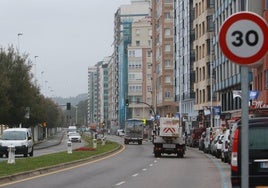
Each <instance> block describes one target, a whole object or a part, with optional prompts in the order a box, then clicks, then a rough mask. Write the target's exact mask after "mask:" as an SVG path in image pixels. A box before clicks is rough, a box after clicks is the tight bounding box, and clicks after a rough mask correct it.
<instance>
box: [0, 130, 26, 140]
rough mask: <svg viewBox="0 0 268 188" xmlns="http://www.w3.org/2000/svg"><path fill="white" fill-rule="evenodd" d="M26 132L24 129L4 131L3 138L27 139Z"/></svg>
mask: <svg viewBox="0 0 268 188" xmlns="http://www.w3.org/2000/svg"><path fill="white" fill-rule="evenodd" d="M25 139H26V132H23V131H6V132H4V133H3V136H2V140H25Z"/></svg>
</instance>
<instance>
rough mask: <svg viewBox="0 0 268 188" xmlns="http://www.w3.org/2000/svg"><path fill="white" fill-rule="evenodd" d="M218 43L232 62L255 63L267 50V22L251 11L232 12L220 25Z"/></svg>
mask: <svg viewBox="0 0 268 188" xmlns="http://www.w3.org/2000/svg"><path fill="white" fill-rule="evenodd" d="M219 44H220V47H221V50H222V52H223V54H224V55H225V56H226V57H227V58H228V59H230V60H231V61H233V62H234V63H238V64H241V65H249V64H253V63H256V62H258V61H259V60H260V59H261V58H262V57H263V56H264V55H265V54H266V53H267V50H268V26H267V22H266V21H265V20H264V19H263V18H262V17H260V16H259V15H257V14H255V13H251V12H239V13H236V14H233V15H231V16H230V17H229V18H228V19H227V20H226V21H225V22H224V23H223V25H222V26H221V29H220V32H219Z"/></svg>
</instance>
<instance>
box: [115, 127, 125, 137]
mask: <svg viewBox="0 0 268 188" xmlns="http://www.w3.org/2000/svg"><path fill="white" fill-rule="evenodd" d="M116 135H117V136H125V131H124V129H117V133H116Z"/></svg>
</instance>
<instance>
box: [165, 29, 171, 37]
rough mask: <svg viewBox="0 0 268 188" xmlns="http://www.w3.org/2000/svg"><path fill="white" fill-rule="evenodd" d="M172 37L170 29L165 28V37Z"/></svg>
mask: <svg viewBox="0 0 268 188" xmlns="http://www.w3.org/2000/svg"><path fill="white" fill-rule="evenodd" d="M170 35H171V31H170V29H169V28H165V36H170Z"/></svg>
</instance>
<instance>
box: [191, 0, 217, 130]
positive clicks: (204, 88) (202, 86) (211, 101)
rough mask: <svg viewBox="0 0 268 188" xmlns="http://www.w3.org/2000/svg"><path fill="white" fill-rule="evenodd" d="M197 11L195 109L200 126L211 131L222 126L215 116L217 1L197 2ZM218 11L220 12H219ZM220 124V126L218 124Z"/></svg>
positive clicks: (195, 18) (195, 29)
mask: <svg viewBox="0 0 268 188" xmlns="http://www.w3.org/2000/svg"><path fill="white" fill-rule="evenodd" d="M193 7H194V10H195V14H194V15H195V16H194V21H193V27H194V31H195V41H194V44H193V46H194V50H195V62H194V66H193V69H194V71H195V84H194V90H195V105H194V109H195V110H196V111H198V116H197V117H198V118H197V121H198V124H199V126H201V127H210V126H212V127H213V126H215V125H216V124H219V121H220V116H215V114H214V113H213V111H214V109H215V108H219V102H218V100H217V93H216V92H215V91H214V89H213V84H214V83H215V79H214V78H215V74H214V71H213V59H214V50H213V43H212V41H213V37H214V36H215V33H214V31H215V25H214V22H213V13H214V10H215V1H214V0H206V1H204V0H194V1H193ZM216 11H217V10H216ZM217 122H218V123H217Z"/></svg>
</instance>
